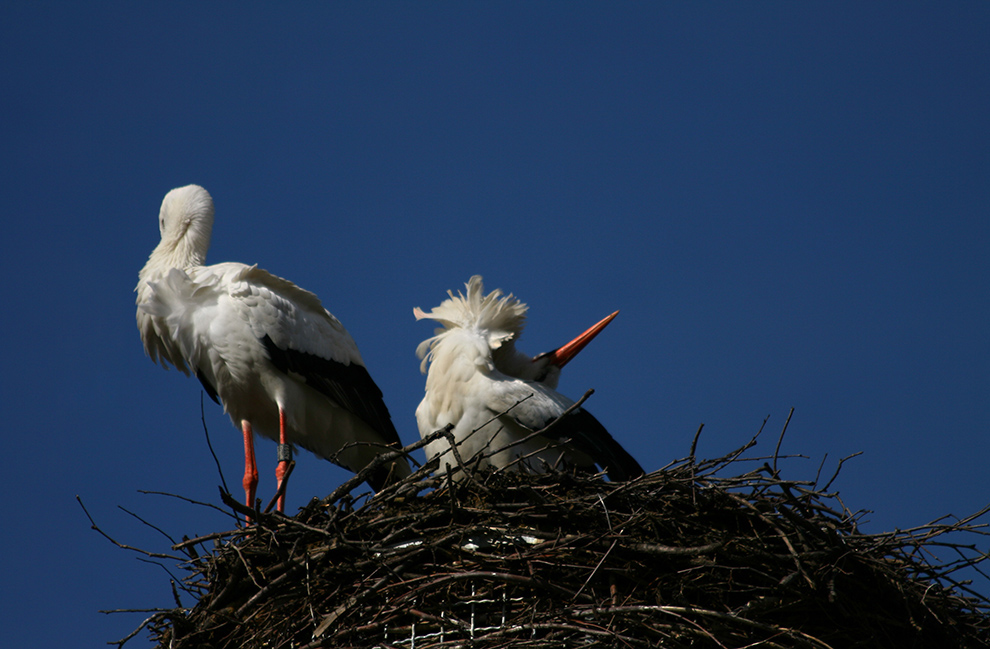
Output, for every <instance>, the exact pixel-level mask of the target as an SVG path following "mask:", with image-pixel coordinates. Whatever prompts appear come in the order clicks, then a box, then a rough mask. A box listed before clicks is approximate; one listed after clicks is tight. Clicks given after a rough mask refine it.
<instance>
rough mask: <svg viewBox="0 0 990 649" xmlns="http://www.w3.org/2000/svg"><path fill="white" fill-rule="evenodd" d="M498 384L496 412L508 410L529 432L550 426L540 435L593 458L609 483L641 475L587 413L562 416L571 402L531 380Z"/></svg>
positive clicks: (628, 456)
mask: <svg viewBox="0 0 990 649" xmlns="http://www.w3.org/2000/svg"><path fill="white" fill-rule="evenodd" d="M498 383H499V389H498V390H497V395H498V396H497V397H496V399H495V400H494V403H493V404H492V406H493V410H495V411H496V412H505V411H506V410H508V411H509V412H508V413H507V414H506V415H504V416H506V417H509V418H511V419H512V421H514V422H515V423H516V424H518V425H519V426H522V427H523V428H524V429H526V430H528V431H531V432H537V431H541V430H543V429H545V428H546V427H547V426H549V425H550V424H551V423H553V424H554V426H553V427H552V428H550V429H549V430H548V431H546V432H545V433H543V435H544V436H546V437H548V438H550V439H552V440H554V441H556V442H558V443H564V444H565V446H571V447H573V448H574V449H575V450H577V451H580V452H582V453H584V454H585V455H587V456H589V457H590V458H592V459H593V460H594V462H595V463H596V464H597V465H598V466H600V467H602V468H603V469H605V472H606V474H607V475H608V477H609V479H610V480H631V479H632V478H635V477H637V476H640V475H642V474H643V473H644V472H643V468H642V467H641V466H640V465H639V462H637V461H636V459H635V458H633V456H631V455H630V454H629V453H628V452H627V451H626V450H625V449H624V448H622V446H621V445H620V444H619V443H618V442H617V441H615V439H614V438H613V437H612V436H611V435H610V434H609V432H608V431H607V430H605V427H604V426H602V425H601V423H599V421H598V420H597V419H595V418H594V416H592V414H591V413H590V412H588V411H587V410H585V409H584V408H575V409H574V410H572V411H571V412H569V413H567V414H566V415H564V414H563V413H564V412H565V411H566V410H567V409H568V408H569V407H571V406H572V405H573V404H574V402H573V401H571V400H570V399H568V398H567V397H565V396H564V395H562V394H560V393H559V392H557V391H556V390H552V389H550V388H548V387H547V386H545V385H543V384H541V383H536V382H532V381H521V380H509V381H499V382H498ZM558 419H560V421H557V420H558Z"/></svg>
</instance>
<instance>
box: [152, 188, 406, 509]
mask: <svg viewBox="0 0 990 649" xmlns="http://www.w3.org/2000/svg"><path fill="white" fill-rule="evenodd" d="M158 225H159V228H160V230H161V236H162V239H161V242H160V243H159V244H158V246H157V247H156V248H155V249H154V250H153V251H152V253H151V256H150V257H149V258H148V263H147V264H145V266H144V268H143V269H141V273H140V275H139V281H138V285H137V288H136V289H135V291H136V292H137V306H138V309H137V325H138V329H139V331H140V332H141V339H142V341H143V342H144V349H145V351H146V352H147V354H148V356H150V357H151V360H152V361H155V362H157V363H160V364H161V365H162V366H163V367H165V368H166V369H168V364H172V365H174V366H175V367H176V368H177V369H179V370H181V371H182V372H183V373H185V374H187V375H188V374H189V373H190V372H192V373H194V374H195V375H196V377H197V378H198V379H199V380H200V382H202V384H203V388H204V389H205V390H206V392H207V394H209V395H210V397H211V398H212V399H213V400H214V401H217V402H218V403H220V402H222V403H223V407H224V410H225V411H226V412H227V414H229V415H230V418H231V421H233V422H234V426H235V427H237V428H239V429H240V430H241V432H242V433H243V435H244V463H245V470H244V481H243V484H244V491H245V495H246V500H247V505H248V507H254V497H255V490H256V488H257V484H258V469H257V464H256V462H255V457H254V435H253V433H258V434H260V435H263V436H265V437H268V438H270V439H273V440H275V441H276V442H278V443H279V447H278V457H279V463H278V468H277V469H276V477H277V479H278V483H279V486H281V482H282V479H283V476H284V473H285V469H286V467H287V465H288V461H289V459H291V449H292V446H294V445H299V446H302V447H303V448H305V449H307V450H309V451H312V452H313V453H315V454H316V455H319V456H320V457H323V458H326V459H328V460H330V461H331V462H334V463H335V464H338V465H340V466H342V467H344V468H346V469H349V470H351V471H354V472H357V471H359V470H361V469H362V468H364V467H365V466H367V465H368V463H370V462H371V461H372V460H373V459H374V458H375V457H376V456H377V455H379V454H380V453H382V452H384V451H386V450H390V449H392V448H397V447H399V446H400V443H399V436H398V433H396V430H395V427H394V426H393V424H392V420H391V418H390V416H389V412H388V409H387V408H386V406H385V402H384V401H383V400H382V393H381V390H379V389H378V386H377V385H375V382H374V381H373V380H372V378H371V375H370V374H368V370H367V369H366V368H365V366H364V362H363V361H362V360H361V354H360V353H359V352H358V349H357V345H356V344H355V343H354V340H353V339H352V338H351V336H350V334H348V333H347V331H346V330H345V329H344V327H343V325H341V324H340V322H339V321H338V320H337V319H336V318H335V317H334V316H333V315H331V314H330V312H329V311H327V310H326V309H325V308H323V305H322V304H321V303H320V300H319V298H318V297H316V295H314V294H313V293H310V292H309V291H305V290H303V289H301V288H299V287H298V286H296V285H295V284H293V283H292V282H289V281H288V280H285V279H282V278H280V277H276V276H275V275H272V274H270V273H268V272H266V271H264V270H261V269H259V268H258V267H257V266H248V265H245V264H239V263H222V264H214V265H212V266H204V265H203V263H204V262H205V261H206V252H207V250H208V248H209V247H210V235H211V232H212V229H213V199H212V198H211V197H210V195H209V193H207V191H206V190H205V189H203V188H202V187H199V186H198V185H188V186H186V187H180V188H178V189H173V190H172V191H170V192H169V193H168V194H166V195H165V199H164V200H163V201H162V207H161V212H160V215H159V219H158ZM218 398H219V401H218ZM348 445H350V446H348ZM345 447H346V448H345ZM408 474H409V466H408V464H407V463H406V462H405V460H401V461H399V462H396V463H394V464H390V465H388V466H382V467H381V468H380V471H378V472H377V473H375V475H374V476H373V477H372V478H370V479H369V480H368V483H369V484H370V485H371V486H372V487H374V488H375V489H376V490H377V489H380V488H381V487H382V486H383V485H384V484H386V483H387V482H388V481H389V480H391V479H393V478H398V477H403V476H405V475H408ZM278 505H279V511H284V494H283V497H282V499H280V500H279V503H278Z"/></svg>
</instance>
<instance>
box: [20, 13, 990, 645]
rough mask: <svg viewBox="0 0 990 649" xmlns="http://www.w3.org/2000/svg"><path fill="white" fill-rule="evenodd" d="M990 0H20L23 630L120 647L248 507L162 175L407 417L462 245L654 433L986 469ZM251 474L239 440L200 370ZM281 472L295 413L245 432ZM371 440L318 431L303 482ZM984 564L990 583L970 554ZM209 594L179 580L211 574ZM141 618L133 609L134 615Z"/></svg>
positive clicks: (916, 475)
mask: <svg viewBox="0 0 990 649" xmlns="http://www.w3.org/2000/svg"><path fill="white" fill-rule="evenodd" d="M987 33H990V5H988V4H987V3H985V2H958V3H952V4H951V5H945V6H938V7H936V5H933V4H931V3H870V4H865V3H677V4H675V3H645V2H642V3H640V2H637V3H607V4H601V3H581V2H568V3H535V4H534V3H399V2H395V3H325V4H319V5H315V4H296V5H292V6H291V7H289V8H286V7H283V6H278V7H276V6H275V5H263V4H257V3H250V2H249V3H230V2H227V3H212V4H205V5H204V4H202V3H166V4H163V3H155V4H153V3H99V4H97V5H93V4H78V3H45V2H30V3H28V2H8V3H4V4H3V6H2V7H0V61H3V64H2V66H0V88H2V93H0V137H2V142H3V145H2V147H0V164H2V173H3V181H2V182H0V205H3V223H4V236H3V237H2V239H0V252H2V255H0V268H2V270H3V275H4V277H5V278H6V280H7V281H6V286H5V295H6V297H5V300H4V306H3V313H4V317H3V318H2V321H0V327H2V332H3V339H4V341H5V351H6V354H5V361H4V364H3V368H4V372H3V389H2V391H0V395H2V400H3V406H4V407H3V411H4V413H5V415H6V420H7V433H6V436H5V439H6V449H5V450H6V462H5V467H6V469H7V473H6V481H5V484H6V485H7V497H6V498H5V502H6V505H7V507H6V516H5V523H4V524H3V525H2V527H0V530H2V532H0V540H2V543H3V545H4V547H5V548H6V551H5V552H4V553H3V558H2V562H3V564H2V566H0V571H2V574H3V582H2V583H3V589H4V591H5V594H6V595H7V597H6V598H5V599H6V601H7V604H5V606H4V607H3V610H2V612H0V633H2V635H3V637H4V638H5V639H6V640H7V641H8V642H10V643H11V646H28V645H29V644H30V645H32V646H64V645H72V646H91V647H98V646H104V643H105V642H107V641H112V640H116V639H118V638H120V637H122V636H124V635H126V634H127V633H129V632H130V631H131V630H132V629H133V628H134V627H135V626H136V625H137V624H138V623H139V622H140V620H141V619H143V617H144V616H143V615H140V614H129V615H114V616H105V615H102V614H100V613H98V612H97V611H98V610H100V609H117V608H150V607H156V606H170V605H171V601H172V600H171V592H170V589H169V584H168V580H169V575H168V574H167V573H166V572H165V570H163V568H162V567H161V566H159V565H154V564H149V563H144V562H141V561H139V560H138V559H137V558H136V557H135V555H133V554H131V553H128V552H125V551H123V550H119V549H117V548H114V547H113V546H111V545H110V544H109V543H108V542H107V541H106V540H105V539H103V538H102V537H100V536H99V535H98V534H96V533H95V532H93V531H91V530H90V529H89V523H88V521H87V520H86V518H85V516H84V515H83V512H82V511H81V509H80V508H79V506H78V505H77V503H76V501H75V496H76V495H77V494H78V495H79V496H80V497H81V498H82V499H83V501H84V502H85V503H86V505H87V507H88V509H89V511H90V512H91V513H92V514H93V516H94V517H95V518H96V519H97V521H98V522H99V523H100V525H101V526H102V527H103V528H104V530H105V531H106V532H108V533H109V534H111V535H112V536H114V537H115V538H117V539H118V540H119V541H121V542H123V543H128V544H131V545H136V546H139V547H143V548H146V549H150V550H158V551H163V550H166V549H167V547H168V545H169V544H170V543H169V541H168V540H167V539H165V538H164V537H162V536H160V535H159V534H158V533H157V532H154V531H153V530H150V529H149V528H148V527H146V526H144V525H143V524H141V523H140V522H138V521H137V520H135V519H134V518H132V517H131V516H129V515H128V514H127V513H125V512H124V511H122V510H121V509H120V508H119V507H123V508H126V509H128V510H130V511H132V512H134V513H136V514H138V515H140V516H141V517H142V518H144V519H146V520H148V521H149V522H152V523H154V524H155V525H157V526H158V527H160V528H162V529H163V530H165V531H166V532H168V533H170V534H172V535H173V536H175V537H181V536H182V535H183V534H187V535H190V536H193V535H197V534H205V533H209V532H212V531H217V530H221V529H228V528H229V527H230V526H231V524H230V522H229V521H228V520H227V519H225V518H224V517H223V516H221V515H219V514H217V513H215V512H213V511H211V510H208V509H206V508H202V507H196V506H193V505H189V504H187V503H184V502H178V501H176V500H174V499H170V498H167V497H162V496H154V495H146V494H141V493H138V490H152V491H164V492H170V493H174V494H180V495H182V496H185V497H188V498H192V499H196V500H201V501H209V502H218V500H219V498H218V496H217V485H218V484H219V478H218V476H217V471H216V468H215V466H214V464H213V460H212V458H211V457H210V455H209V452H208V450H207V448H206V445H205V442H204V436H203V430H202V424H201V422H200V399H201V390H200V388H199V385H198V383H197V382H196V381H195V380H192V379H188V378H185V377H184V376H182V375H181V374H178V373H176V372H175V371H170V372H165V371H163V370H161V369H160V368H159V367H157V366H155V365H153V364H152V363H151V362H150V361H149V360H148V359H147V358H146V357H145V356H144V354H143V351H142V348H141V343H140V341H139V338H138V334H137V330H136V328H135V325H134V304H133V300H134V296H133V292H132V291H133V288H134V285H135V283H136V281H137V272H138V270H139V269H140V268H141V266H142V265H143V264H144V262H145V260H146V259H147V256H148V254H149V253H150V251H151V249H152V248H153V247H154V246H155V244H156V243H157V241H158V230H157V222H156V221H157V214H158V207H159V204H160V202H161V199H162V197H163V196H164V194H165V193H166V192H167V191H168V190H169V189H171V188H173V187H176V186H180V185H184V184H188V183H198V184H201V185H203V186H205V187H206V188H207V189H208V190H209V191H210V192H211V193H212V194H213V197H214V200H215V202H216V209H217V220H216V225H215V228H214V234H213V245H212V248H211V251H210V255H209V261H211V262H219V261H242V262H247V263H258V264H259V265H260V266H261V267H263V268H265V269H267V270H270V271H272V272H274V273H276V274H278V275H281V276H284V277H287V278H289V279H291V280H293V281H295V282H296V283H298V284H299V285H301V286H303V287H305V288H308V289H310V290H312V291H314V292H316V293H317V294H318V295H320V296H321V298H322V299H323V301H324V303H325V305H326V306H327V307H328V308H329V309H330V310H331V311H332V312H333V313H334V314H336V315H337V316H338V317H339V318H340V319H341V320H342V321H343V322H344V324H345V325H346V326H347V328H348V329H349V330H350V332H351V334H352V335H353V337H354V338H355V339H356V340H357V342H358V345H359V346H360V348H361V351H362V354H363V356H364V359H365V361H366V363H367V365H368V367H369V369H370V371H371V373H372V375H373V377H374V378H375V380H376V381H377V382H378V384H379V386H380V387H381V388H382V390H383V392H384V394H385V399H386V402H387V403H388V405H389V408H390V410H391V412H392V416H393V419H394V421H395V423H396V426H397V428H398V430H399V433H400V435H401V436H402V438H403V440H404V441H406V442H410V441H413V440H414V439H416V438H417V432H416V427H415V420H414V418H413V411H414V409H415V407H416V404H417V403H418V402H419V399H420V398H421V396H422V390H423V385H424V377H422V376H421V375H420V373H419V363H418V361H417V359H416V358H415V356H414V350H415V348H416V345H417V343H418V342H419V341H421V340H422V339H423V338H426V337H427V336H429V335H430V333H431V329H432V328H431V326H430V325H429V324H428V323H423V322H419V323H417V322H416V321H415V320H414V319H413V316H412V308H413V307H414V306H420V307H423V308H425V309H429V308H431V307H433V306H435V305H436V304H438V303H439V301H440V300H441V299H442V298H443V297H444V295H445V291H446V290H447V289H452V288H459V287H461V286H462V285H463V283H464V282H466V281H467V279H468V278H469V277H470V276H471V275H472V274H475V273H480V274H482V275H484V277H485V282H486V286H487V287H488V288H495V287H501V288H503V289H505V290H506V291H512V292H514V293H515V294H516V295H518V296H519V297H520V298H521V299H523V300H524V301H526V302H527V303H529V304H530V306H531V310H530V320H529V325H528V328H527V330H526V332H525V333H524V335H523V337H522V339H521V341H520V345H519V346H520V348H522V349H524V350H527V351H529V352H530V353H537V352H541V351H546V350H548V349H551V348H553V347H556V346H558V345H559V344H561V343H563V342H565V341H566V340H568V339H570V337H572V336H574V335H576V334H577V333H579V332H580V331H582V330H583V329H584V328H585V327H587V326H589V325H590V324H592V323H593V322H595V321H597V320H598V319H599V318H601V317H603V316H605V315H607V314H608V313H611V312H612V311H614V310H616V309H620V310H621V314H620V315H619V317H618V318H617V319H616V320H615V321H614V322H613V323H612V325H611V326H610V327H609V328H608V329H607V330H606V332H605V333H604V334H603V335H601V336H600V337H599V338H598V339H597V340H596V341H595V342H594V343H593V344H592V345H591V346H590V347H589V348H588V349H587V350H585V351H584V352H583V353H582V354H581V356H579V357H578V359H577V360H575V361H574V362H573V363H572V364H571V365H569V366H568V367H567V369H566V370H565V373H564V377H563V379H562V381H561V385H560V389H561V391H563V392H565V393H567V394H570V395H572V396H573V397H575V398H576V397H578V396H580V395H581V394H582V393H583V392H584V391H585V390H587V389H588V388H594V389H595V390H596V394H595V395H594V396H593V397H592V398H591V400H590V401H589V402H588V403H587V407H588V409H589V410H591V411H592V412H593V413H594V414H595V415H596V416H597V417H598V419H599V420H601V421H602V422H603V423H604V424H605V426H606V427H607V428H609V430H610V431H611V432H612V434H613V435H614V436H615V437H616V438H617V439H618V440H619V441H620V442H621V443H623V444H624V445H625V447H626V448H627V449H628V450H630V452H632V453H633V454H634V455H635V456H636V457H637V458H638V459H639V460H640V462H641V463H642V464H643V466H644V467H645V468H647V469H648V470H654V469H657V468H659V467H662V466H664V465H665V464H667V463H668V462H670V461H671V460H673V459H675V458H679V457H683V456H684V455H686V454H687V451H688V448H689V446H690V443H691V439H692V437H693V435H694V432H695V430H696V429H697V427H698V425H699V424H700V423H702V422H703V423H704V424H705V429H704V433H703V435H702V437H701V441H700V443H699V455H702V456H709V457H712V456H717V455H721V454H723V453H725V452H727V451H729V450H731V449H733V448H735V447H737V446H739V445H741V444H743V443H744V442H745V441H746V440H748V439H749V438H750V436H751V435H752V434H753V433H754V432H755V431H756V429H757V428H758V427H759V425H760V423H761V422H762V421H763V418H764V417H766V416H767V415H770V420H769V422H768V424H767V432H766V433H765V436H764V438H763V440H762V442H761V444H760V446H759V447H758V449H757V450H758V451H762V452H764V453H772V452H773V447H774V445H775V443H776V439H777V434H778V433H779V431H780V429H781V427H782V425H783V423H784V420H785V419H786V417H787V413H788V411H789V409H790V408H791V407H794V408H795V414H794V417H793V419H792V421H791V423H790V427H789V428H788V432H787V436H786V438H785V440H784V444H783V447H782V450H783V452H786V453H793V454H802V455H805V456H807V458H808V459H800V458H798V459H794V460H791V461H789V462H787V463H786V464H785V474H784V475H785V477H792V478H801V479H810V478H813V477H814V475H815V473H816V471H817V470H818V466H819V464H820V463H821V462H822V459H823V458H825V457H826V454H827V459H825V468H824V469H823V473H824V474H826V475H831V472H832V471H833V470H834V468H835V464H836V462H837V461H838V460H839V458H841V457H844V456H847V455H850V454H852V453H856V452H859V451H862V452H863V455H862V456H860V457H858V458H856V459H854V460H851V461H850V462H848V463H846V465H845V467H844V468H843V471H842V474H841V475H840V478H839V479H838V481H837V482H836V486H837V487H838V489H839V490H840V492H841V496H842V499H843V501H844V502H845V504H846V506H847V507H849V508H850V509H853V510H856V509H869V510H873V512H874V513H872V514H870V515H868V516H867V517H866V522H865V524H864V528H865V529H866V531H871V532H879V531H885V530H892V529H894V528H906V527H911V526H915V525H919V524H923V523H926V522H928V521H930V520H932V519H935V518H937V517H939V516H942V515H943V514H955V515H959V516H962V515H965V514H969V513H971V512H973V511H976V510H977V509H979V508H980V507H982V506H984V505H986V504H987V503H988V502H990V472H988V471H987V468H986V467H987V461H988V458H990V336H988V334H987V332H988V331H990V253H988V251H990V213H988V208H990V119H988V116H990V46H988V44H987V36H986V35H987ZM205 408H206V412H205V414H206V423H207V426H208V428H209V430H210V433H211V438H212V440H213V445H214V447H215V448H216V450H217V452H218V454H219V456H220V461H221V464H222V466H223V469H224V472H225V474H226V479H227V482H228V483H229V484H231V485H232V486H234V487H236V485H238V483H239V477H240V471H241V467H242V466H243V465H242V462H243V458H242V449H241V444H240V440H239V437H238V434H237V432H236V431H235V429H234V428H233V427H232V426H231V424H230V422H229V420H228V419H227V418H226V417H225V416H224V415H223V414H222V412H221V410H220V408H219V407H217V406H215V405H214V404H212V403H210V402H209V401H208V400H207V402H206V405H205ZM259 454H260V455H259V458H260V461H261V467H260V470H261V473H262V476H261V480H262V481H261V485H260V487H259V494H262V495H264V494H270V493H271V491H272V488H273V487H272V485H273V477H272V476H273V471H274V461H275V460H274V455H275V449H274V445H273V444H271V443H269V442H262V443H260V444H259ZM346 477H347V474H346V473H345V472H344V471H342V470H340V469H337V468H335V467H333V466H331V465H330V464H329V463H327V462H324V461H320V460H317V459H316V458H313V457H312V456H308V455H305V454H303V455H302V456H301V457H300V458H299V466H298V467H297V469H296V472H295V474H294V475H293V478H292V483H291V488H290V492H289V500H288V509H289V510H290V511H295V509H296V508H298V507H299V506H301V505H302V504H304V503H305V502H306V501H308V499H309V498H310V497H312V496H323V495H325V494H327V493H329V492H330V490H332V489H333V488H334V487H335V486H336V485H338V484H339V483H340V482H341V481H342V480H343V479H344V478H346ZM981 588H982V590H983V591H984V592H986V591H987V590H988V588H987V585H986V584H982V586H981ZM185 603H186V604H190V603H191V602H190V601H186V602H185ZM146 645H147V642H146V641H145V640H144V636H143V635H142V636H141V637H139V638H137V639H135V640H134V641H132V644H131V645H130V646H138V647H141V646H146Z"/></svg>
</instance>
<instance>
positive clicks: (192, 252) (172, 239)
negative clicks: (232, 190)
mask: <svg viewBox="0 0 990 649" xmlns="http://www.w3.org/2000/svg"><path fill="white" fill-rule="evenodd" d="M158 228H159V229H160V230H161V234H162V241H161V244H159V248H160V249H162V252H163V253H164V254H166V255H168V256H169V257H171V258H172V259H171V261H172V264H171V265H172V266H173V267H177V268H187V267H189V266H198V265H202V264H203V262H205V261H206V251H207V250H209V248H210V235H211V234H212V232H213V198H211V197H210V194H209V192H207V191H206V190H205V189H203V188H202V187H200V186H199V185H186V186H185V187H178V188H176V189H173V190H172V191H170V192H169V193H167V194H165V199H164V200H162V208H161V210H160V211H159V213H158Z"/></svg>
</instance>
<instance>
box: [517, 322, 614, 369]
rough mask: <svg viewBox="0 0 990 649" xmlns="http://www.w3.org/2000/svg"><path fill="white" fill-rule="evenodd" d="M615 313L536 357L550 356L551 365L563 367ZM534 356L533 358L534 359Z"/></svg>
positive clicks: (598, 332)
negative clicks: (567, 341) (570, 339)
mask: <svg viewBox="0 0 990 649" xmlns="http://www.w3.org/2000/svg"><path fill="white" fill-rule="evenodd" d="M617 315H619V312H618V311H616V312H615V313H613V314H612V315H610V316H606V317H604V318H602V319H601V320H599V321H598V322H597V323H595V324H594V325H593V326H592V327H590V328H589V329H588V330H587V331H585V332H584V333H583V334H581V335H580V336H578V337H577V338H575V339H574V340H572V341H571V342H569V343H567V344H566V345H564V346H563V347H558V348H557V349H555V350H553V351H552V352H546V353H545V354H540V355H539V356H537V357H536V358H543V357H544V356H547V357H549V358H550V362H551V363H552V364H553V365H556V366H557V367H563V366H564V365H567V363H569V362H570V361H571V359H572V358H574V357H575V356H577V355H578V352H579V351H581V350H582V349H584V348H585V346H587V344H588V343H590V342H591V341H592V340H593V339H594V337H595V336H597V335H598V334H600V333H601V332H602V329H604V328H605V327H606V326H608V323H610V322H612V319H613V318H615V316H617ZM536 358H534V359H533V360H536Z"/></svg>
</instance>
